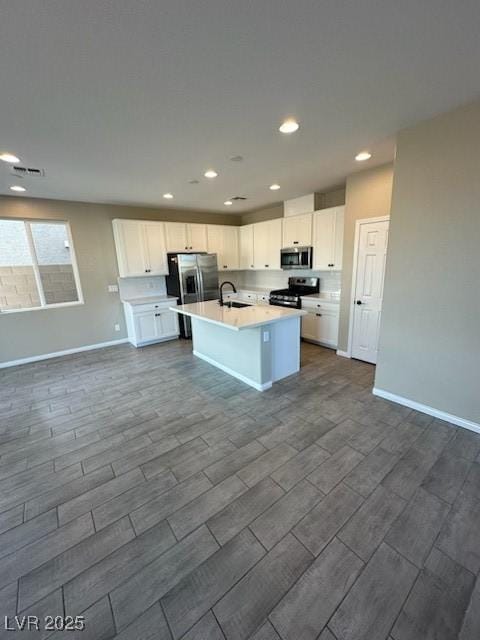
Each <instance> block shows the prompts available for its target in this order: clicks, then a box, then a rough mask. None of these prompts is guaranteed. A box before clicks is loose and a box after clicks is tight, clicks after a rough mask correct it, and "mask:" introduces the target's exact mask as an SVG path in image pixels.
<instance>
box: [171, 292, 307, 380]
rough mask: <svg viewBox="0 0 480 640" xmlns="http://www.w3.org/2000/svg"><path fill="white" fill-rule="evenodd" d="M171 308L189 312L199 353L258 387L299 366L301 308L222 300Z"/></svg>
mask: <svg viewBox="0 0 480 640" xmlns="http://www.w3.org/2000/svg"><path fill="white" fill-rule="evenodd" d="M171 309H172V310H173V311H177V312H178V313H184V314H185V315H188V316H190V318H191V321H192V339H193V353H194V355H195V356H197V357H198V358H201V359H202V360H205V361H206V362H208V363H210V364H212V365H213V366H215V367H218V368H219V369H221V370H222V371H225V373H228V374H230V375H231V376H233V377H235V378H237V379H238V380H241V381H242V382H245V383H246V384H248V385H250V386H251V387H253V388H254V389H257V390H258V391H264V390H266V389H269V388H270V387H271V386H272V384H273V383H274V382H276V381H277V380H281V379H282V378H286V377H287V376H290V375H292V374H294V373H297V371H299V369H300V316H301V315H303V314H304V312H302V311H300V310H292V309H280V308H278V307H260V306H258V307H257V306H252V307H245V308H243V309H229V308H228V307H219V305H218V301H209V302H202V303H197V304H190V305H182V306H179V307H171Z"/></svg>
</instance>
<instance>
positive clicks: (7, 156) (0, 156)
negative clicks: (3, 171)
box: [0, 153, 20, 164]
mask: <svg viewBox="0 0 480 640" xmlns="http://www.w3.org/2000/svg"><path fill="white" fill-rule="evenodd" d="M0 160H3V161H4V162H11V163H12V164H15V162H20V158H17V156H14V155H13V153H0Z"/></svg>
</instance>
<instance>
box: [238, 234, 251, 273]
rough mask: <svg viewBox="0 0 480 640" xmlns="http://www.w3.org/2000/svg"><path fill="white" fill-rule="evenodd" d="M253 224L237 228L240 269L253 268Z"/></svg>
mask: <svg viewBox="0 0 480 640" xmlns="http://www.w3.org/2000/svg"><path fill="white" fill-rule="evenodd" d="M253 227H254V225H253V224H246V225H245V226H243V227H240V229H239V230H238V236H239V242H238V244H239V268H240V269H242V270H247V269H253V268H254V266H255V265H254V257H253Z"/></svg>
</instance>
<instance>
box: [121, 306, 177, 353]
mask: <svg viewBox="0 0 480 640" xmlns="http://www.w3.org/2000/svg"><path fill="white" fill-rule="evenodd" d="M172 304H173V305H174V304H175V300H174V299H164V300H157V301H155V302H151V303H148V304H140V305H136V304H131V303H129V302H124V304H123V306H124V309H125V320H126V323H127V330H128V340H129V342H131V343H132V344H133V345H134V346H135V347H141V346H143V345H146V344H152V343H154V342H163V341H164V340H173V339H175V338H178V335H179V328H178V314H177V313H175V312H174V311H170V310H169V307H170V306H172Z"/></svg>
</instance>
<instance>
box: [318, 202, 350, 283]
mask: <svg viewBox="0 0 480 640" xmlns="http://www.w3.org/2000/svg"><path fill="white" fill-rule="evenodd" d="M344 216H345V207H343V206H342V207H331V208H330V209H323V210H321V211H315V212H314V214H313V268H314V269H316V270H317V271H341V269H342V256H343V226H344Z"/></svg>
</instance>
